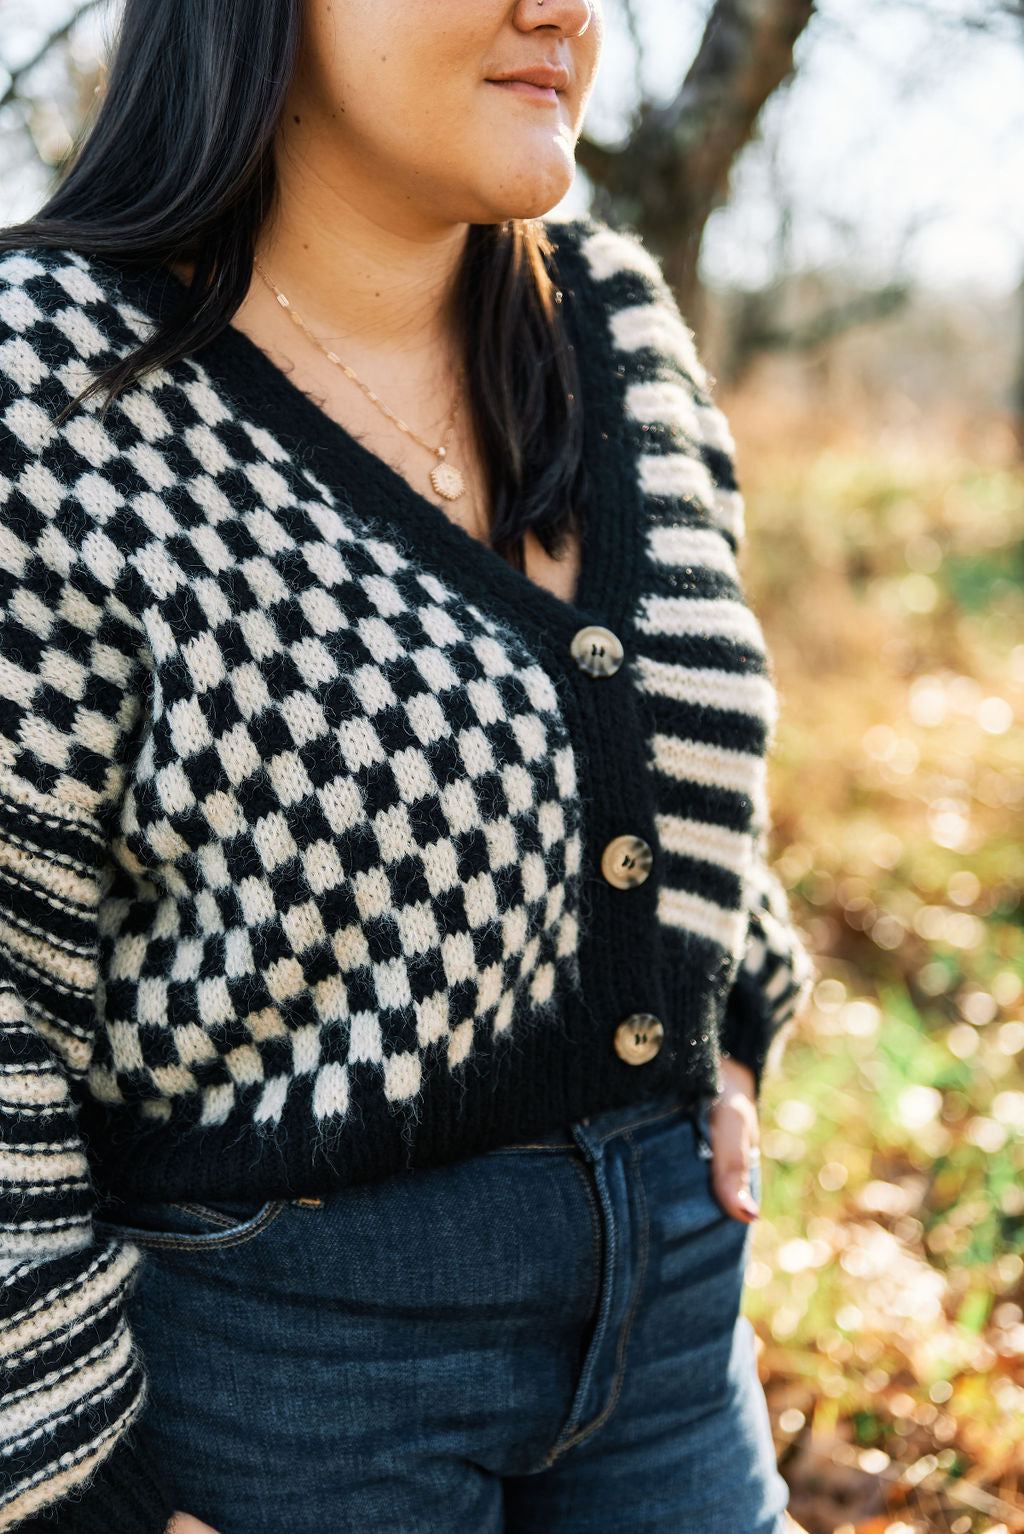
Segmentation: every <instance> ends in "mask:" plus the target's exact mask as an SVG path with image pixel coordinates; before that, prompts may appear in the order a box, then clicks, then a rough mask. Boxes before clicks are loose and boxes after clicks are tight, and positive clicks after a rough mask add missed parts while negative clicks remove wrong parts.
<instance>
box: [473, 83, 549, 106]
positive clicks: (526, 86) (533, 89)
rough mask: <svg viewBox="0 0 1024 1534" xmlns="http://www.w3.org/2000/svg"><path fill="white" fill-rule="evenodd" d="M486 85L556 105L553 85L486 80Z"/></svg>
mask: <svg viewBox="0 0 1024 1534" xmlns="http://www.w3.org/2000/svg"><path fill="white" fill-rule="evenodd" d="M487 83H488V85H496V86H497V87H498V88H499V90H503V91H513V92H514V93H515V94H516V95H517V96H531V97H532V98H533V99H534V100H535V101H550V102H552V103H553V104H554V105H556V106H557V104H558V92H557V91H556V90H555V88H554V86H553V85H531V84H530V82H529V80H488V82H487Z"/></svg>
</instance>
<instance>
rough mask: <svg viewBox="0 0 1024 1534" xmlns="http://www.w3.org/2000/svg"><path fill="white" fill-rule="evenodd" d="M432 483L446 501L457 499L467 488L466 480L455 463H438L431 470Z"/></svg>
mask: <svg viewBox="0 0 1024 1534" xmlns="http://www.w3.org/2000/svg"><path fill="white" fill-rule="evenodd" d="M430 483H431V484H432V485H433V487H434V489H435V490H436V491H437V493H438V495H439V496H440V497H441V498H442V500H445V501H457V500H458V498H459V496H460V495H462V493H463V492H464V490H465V488H466V481H465V480H464V479H463V477H462V475H461V474H460V473H459V471H458V469H457V468H456V467H455V465H454V464H453V463H437V464H435V465H434V467H433V468H432V469H431V471H430Z"/></svg>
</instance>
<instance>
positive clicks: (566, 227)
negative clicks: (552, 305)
mask: <svg viewBox="0 0 1024 1534" xmlns="http://www.w3.org/2000/svg"><path fill="white" fill-rule="evenodd" d="M544 227H545V230H546V232H547V235H548V239H549V241H550V243H551V245H552V248H553V251H554V257H555V262H556V264H557V263H558V262H559V259H560V258H561V259H562V262H563V265H564V264H571V265H573V266H574V267H575V270H576V272H577V273H578V275H579V276H580V277H582V279H583V282H584V285H585V291H584V293H583V294H582V295H581V294H579V293H577V301H578V303H579V302H582V305H583V307H584V311H585V310H586V307H587V305H588V303H589V304H590V305H592V306H593V308H594V309H596V310H598V311H600V312H601V314H602V317H603V319H604V321H605V322H606V323H607V325H608V326H609V328H610V330H611V333H612V337H613V341H614V343H615V346H616V348H617V349H621V350H626V351H629V352H631V353H636V354H638V355H639V357H640V358H641V359H645V360H646V361H647V363H648V366H649V368H654V369H655V370H656V371H657V370H661V371H665V370H669V371H671V372H673V373H680V372H681V373H683V374H684V375H685V377H686V379H687V381H688V383H689V384H690V386H691V388H692V389H693V390H694V391H695V392H697V393H698V394H700V395H702V396H707V395H708V394H709V391H710V388H711V380H710V379H709V377H708V374H707V372H706V370H705V368H704V366H703V364H702V363H701V361H700V358H699V356H698V354H697V347H696V343H695V339H694V333H693V331H692V330H691V329H690V327H689V326H688V325H687V323H686V320H685V319H684V317H683V315H682V314H681V313H680V310H679V306H678V304H677V302H676V299H675V296H674V294H673V292H672V290H671V288H670V287H669V285H668V282H667V281H666V280H665V275H664V272H663V271H662V266H661V262H660V260H659V258H658V257H657V255H656V254H655V253H654V252H653V251H652V250H650V249H649V248H648V246H647V245H646V244H645V243H644V241H643V240H642V238H641V237H640V235H639V234H638V233H637V232H636V231H635V230H633V229H629V228H613V227H612V226H611V225H610V224H607V223H605V222H603V221H602V220H601V219H597V218H593V217H591V216H583V217H577V218H571V219H554V218H549V219H547V220H545V223H544ZM566 257H568V263H566Z"/></svg>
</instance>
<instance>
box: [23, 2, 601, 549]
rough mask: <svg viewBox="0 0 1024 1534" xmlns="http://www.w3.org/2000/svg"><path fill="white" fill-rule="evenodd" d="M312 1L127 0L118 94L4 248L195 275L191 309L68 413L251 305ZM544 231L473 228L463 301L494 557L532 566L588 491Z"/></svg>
mask: <svg viewBox="0 0 1024 1534" xmlns="http://www.w3.org/2000/svg"><path fill="white" fill-rule="evenodd" d="M302 8H303V0H125V6H124V11H123V13H122V17H121V22H120V26H119V29H118V34H117V39H116V43H115V47H114V49H113V55H112V59H111V61H110V66H109V75H108V80H107V85H106V89H105V91H104V92H103V95H102V99H101V101H100V105H99V110H98V111H97V113H96V114H95V118H94V120H93V121H92V122H91V123H89V122H87V123H86V124H85V125H83V127H82V129H81V131H80V133H79V135H78V138H77V139H76V141H75V144H74V146H73V147H72V149H71V152H70V154H69V155H68V157H67V158H66V159H65V161H64V162H63V164H62V166H61V168H60V172H59V184H58V185H57V187H56V189H55V190H54V191H53V192H52V193H51V195H50V196H49V198H48V199H47V201H46V202H45V203H44V204H43V206H42V208H40V209H39V211H38V212H37V213H36V214H35V215H34V216H33V217H32V218H29V219H27V220H25V221H24V222H23V223H20V224H15V225H11V226H8V227H7V228H5V229H2V230H0V251H5V250H11V249H17V248H20V247H24V246H29V245H34V246H37V247H44V248H50V249H54V248H65V249H72V250H77V251H79V252H80V253H82V254H84V255H87V256H90V255H92V256H97V257H100V258H106V259H110V260H116V261H120V262H123V263H125V264H127V265H152V264H156V265H158V266H165V265H169V264H170V263H171V262H175V263H179V262H185V261H188V262H189V263H191V265H192V278H191V282H190V284H189V286H188V289H187V293H186V295H185V297H184V298H183V300H182V301H181V303H180V304H179V305H176V306H174V307H172V309H171V310H170V312H168V313H167V314H166V315H165V317H164V319H163V321H162V322H161V323H160V325H159V327H158V328H157V329H156V330H155V331H154V333H153V334H152V335H151V336H150V337H149V338H148V339H147V340H146V341H144V342H142V343H141V344H140V345H139V346H138V347H137V348H136V349H135V350H134V351H132V352H131V353H129V354H128V355H127V356H125V357H123V358H121V359H119V360H118V361H116V362H114V363H112V364H111V365H110V366H109V367H107V368H106V369H104V370H103V372H101V373H100V374H99V375H98V376H97V377H96V378H95V379H93V381H92V382H91V383H90V384H89V385H88V386H87V387H86V388H85V389H83V390H82V391H81V393H80V394H78V395H77V396H75V398H74V399H72V400H71V401H70V403H69V404H68V406H67V407H66V408H65V409H64V410H63V411H62V412H61V414H60V416H59V417H58V421H62V420H63V419H64V417H65V416H66V415H67V414H68V413H70V411H71V410H73V409H74V408H75V406H76V405H77V404H79V403H80V402H81V401H82V400H84V399H87V398H88V397H89V396H90V395H92V394H94V393H96V392H97V391H98V390H100V389H102V388H105V389H106V390H107V398H106V402H105V405H104V414H105V413H106V410H107V409H109V407H110V405H111V404H112V402H113V400H114V398H115V397H116V395H117V394H118V393H119V392H121V391H122V390H124V389H126V388H128V387H129V386H130V385H131V384H133V383H134V382H135V381H136V380H137V379H138V378H139V377H140V376H141V375H142V374H144V373H146V372H148V371H150V370H151V369H155V368H158V367H167V366H170V365H171V364H172V363H173V362H175V361H176V360H177V359H178V358H180V357H182V356H184V355H186V354H188V353H189V352H192V351H194V350H197V349H198V348H199V347H201V346H203V345H205V344H206V343H207V342H209V341H211V340H212V339H213V338H214V336H216V335H217V334H218V333H219V332H220V331H222V330H223V329H224V327H225V326H227V325H228V324H229V323H230V321H231V317H232V315H233V314H234V313H235V311H236V310H237V309H238V307H239V305H240V304H241V303H242V300H243V299H244V298H245V295H246V293H247V292H248V289H249V285H250V282H251V280H252V275H253V256H254V251H255V246H256V242H257V237H258V234H259V231H260V228H261V226H262V224H263V222H264V220H265V219H266V218H267V216H268V215H269V213H270V211H271V209H272V206H273V204H274V199H275V196H276V190H277V178H276V169H275V157H274V130H275V127H276V124H277V121H278V118H279V116H280V113H281V111H282V108H283V105H284V100H285V95H286V92H287V89H288V85H289V81H290V79H291V75H292V71H293V68H294V66H295V61H296V58H297V55H298V50H299V45H300V38H301V25H302ZM560 297H561V295H560V294H559V292H558V291H557V286H556V280H555V274H554V268H553V261H552V251H551V247H550V243H549V242H548V240H547V236H546V233H545V230H544V228H543V225H541V224H540V223H538V222H537V221H535V220H518V219H513V220H509V221H508V222H505V223H502V224H494V225H491V224H474V225H471V226H470V229H469V234H468V238H467V241H466V248H465V254H464V256H463V259H462V263H461V267H460V270H459V272H458V275H457V281H456V290H455V302H456V313H457V318H458V323H459V327H460V330H461V334H462V337H463V346H464V356H465V366H466V383H467V393H468V398H469V400H470V401H471V408H472V410H473V412H474V424H475V427H476V432H477V436H478V439H479V441H480V444H481V448H482V451H483V455H484V463H485V469H486V472H487V477H488V480H489V486H488V488H489V492H490V504H491V526H490V542H491V546H492V547H493V548H495V549H496V550H497V551H498V552H499V553H501V554H502V555H503V556H504V557H505V558H507V559H510V560H511V561H512V562H513V563H514V564H516V565H517V566H518V568H519V569H522V568H523V551H522V543H521V539H522V536H523V534H524V532H525V531H526V529H527V528H532V529H533V531H534V532H535V534H536V536H537V537H538V538H539V540H540V542H541V544H542V545H543V547H544V548H545V549H546V551H547V552H548V553H549V554H551V555H557V554H558V552H559V551H560V550H561V548H562V547H563V542H564V539H565V536H566V534H567V533H568V532H570V531H571V530H572V529H574V528H575V527H577V526H578V518H579V514H580V511H581V507H582V501H583V496H584V491H585V484H584V478H585V477H584V466H583V436H582V423H581V419H580V397H579V385H578V375H577V369H576V362H575V357H574V353H573V348H572V346H571V345H570V343H569V340H568V335H567V330H566V326H565V322H564V319H563V316H562V314H561V311H560V308H559V300H560Z"/></svg>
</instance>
